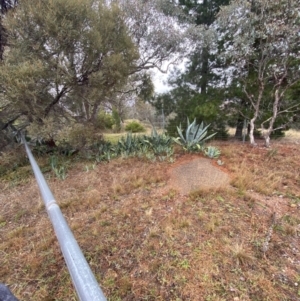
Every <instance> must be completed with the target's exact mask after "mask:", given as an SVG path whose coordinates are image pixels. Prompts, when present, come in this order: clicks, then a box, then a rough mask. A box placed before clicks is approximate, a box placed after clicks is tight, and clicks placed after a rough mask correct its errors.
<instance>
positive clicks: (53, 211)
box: [22, 137, 107, 301]
mask: <svg viewBox="0 0 300 301" xmlns="http://www.w3.org/2000/svg"><path fill="white" fill-rule="evenodd" d="M22 142H23V143H24V145H25V148H26V153H27V156H28V158H29V161H30V163H31V166H32V170H33V172H34V175H35V178H36V180H37V183H38V186H39V188H40V191H41V194H42V198H43V200H44V203H45V206H46V209H47V212H48V215H49V218H50V220H51V222H52V225H53V228H54V231H55V234H56V236H57V239H58V242H59V245H60V248H61V251H62V253H63V256H64V258H65V261H66V264H67V267H68V269H69V272H70V275H71V278H72V281H73V284H74V286H75V289H76V292H77V295H78V297H79V300H80V301H107V300H106V298H105V296H104V294H103V292H102V290H101V288H100V287H99V284H98V282H97V280H96V278H95V276H94V274H93V273H92V271H91V269H90V267H89V265H88V263H87V261H86V259H85V257H84V256H83V254H82V251H81V249H80V247H79V246H78V243H77V241H76V239H75V237H74V235H73V233H72V231H71V230H70V228H69V226H68V224H67V222H66V220H65V218H64V216H63V214H62V212H61V210H60V208H59V206H58V204H57V203H56V201H55V199H54V196H53V194H52V192H51V191H50V188H49V186H48V185H47V182H46V180H45V178H44V176H43V174H42V172H41V170H40V168H39V166H38V165H37V163H36V161H35V159H34V157H33V155H32V153H31V150H30V148H29V147H28V145H27V143H26V141H25V139H24V137H22Z"/></svg>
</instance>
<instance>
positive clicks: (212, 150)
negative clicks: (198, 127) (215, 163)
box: [204, 146, 221, 161]
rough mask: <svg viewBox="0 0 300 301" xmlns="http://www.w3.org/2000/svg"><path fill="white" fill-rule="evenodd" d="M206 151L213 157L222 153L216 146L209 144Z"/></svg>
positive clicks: (206, 153)
mask: <svg viewBox="0 0 300 301" xmlns="http://www.w3.org/2000/svg"><path fill="white" fill-rule="evenodd" d="M204 153H205V155H206V156H207V157H209V158H212V159H215V158H218V157H219V156H220V155H221V151H220V150H219V149H218V148H217V147H215V146H208V147H207V148H206V149H205V151H204ZM219 161H220V160H219Z"/></svg>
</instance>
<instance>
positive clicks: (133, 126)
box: [125, 121, 146, 133]
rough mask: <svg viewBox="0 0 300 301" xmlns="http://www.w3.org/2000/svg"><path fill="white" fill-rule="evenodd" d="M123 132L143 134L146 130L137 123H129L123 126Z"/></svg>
mask: <svg viewBox="0 0 300 301" xmlns="http://www.w3.org/2000/svg"><path fill="white" fill-rule="evenodd" d="M125 131H127V132H132V133H138V132H145V131H146V129H145V128H144V127H143V125H141V124H140V123H139V122H137V121H131V122H129V123H128V124H127V125H126V126H125Z"/></svg>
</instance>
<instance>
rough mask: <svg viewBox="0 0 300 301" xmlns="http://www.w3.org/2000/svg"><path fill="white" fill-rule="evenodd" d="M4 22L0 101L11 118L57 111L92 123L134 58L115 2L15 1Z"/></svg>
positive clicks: (123, 81) (44, 115) (38, 116)
mask: <svg viewBox="0 0 300 301" xmlns="http://www.w3.org/2000/svg"><path fill="white" fill-rule="evenodd" d="M4 21H5V27H6V29H7V38H8V42H9V48H7V51H6V52H5V54H4V61H3V62H2V65H1V69H0V80H1V83H2V91H1V92H2V93H1V99H2V100H3V102H5V104H6V109H7V111H9V112H10V113H12V112H14V116H19V120H20V118H23V121H25V122H37V123H39V124H42V123H43V119H44V118H47V117H48V116H50V115H53V114H57V115H59V114H60V115H61V114H63V115H64V116H69V117H71V118H73V119H77V120H80V121H81V122H93V121H94V120H95V118H96V115H97V113H98V109H99V106H100V105H101V103H103V101H105V99H106V98H109V97H111V95H112V94H113V93H114V90H116V89H121V88H122V87H123V86H124V85H125V84H126V83H127V78H128V76H129V75H130V74H132V73H133V72H134V70H135V69H136V62H137V60H138V59H139V54H138V51H137V48H136V47H135V45H134V43H133V41H132V39H131V37H130V36H129V34H128V29H127V26H126V24H125V22H124V18H123V14H122V11H121V10H120V9H119V7H118V6H117V5H114V4H110V5H106V4H105V1H96V0H95V1H94V0H52V1H49V2H47V5H45V2H44V1H40V0H23V1H21V2H20V4H19V5H18V7H17V8H16V9H15V10H14V12H13V14H7V17H6V18H5V20H4ZM12 118H14V117H12Z"/></svg>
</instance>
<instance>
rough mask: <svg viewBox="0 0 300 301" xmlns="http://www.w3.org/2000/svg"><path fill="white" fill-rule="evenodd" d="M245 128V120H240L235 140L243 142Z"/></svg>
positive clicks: (237, 124)
mask: <svg viewBox="0 0 300 301" xmlns="http://www.w3.org/2000/svg"><path fill="white" fill-rule="evenodd" d="M243 128H244V120H243V119H241V118H238V120H237V123H236V128H235V134H234V138H235V139H238V140H241V139H242V138H243Z"/></svg>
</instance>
